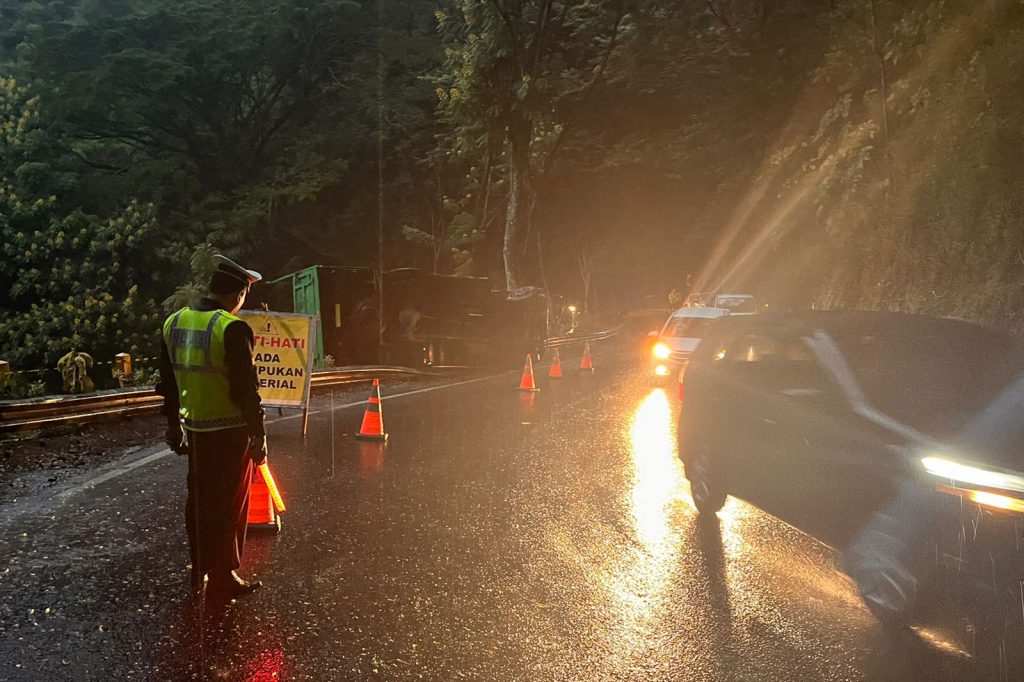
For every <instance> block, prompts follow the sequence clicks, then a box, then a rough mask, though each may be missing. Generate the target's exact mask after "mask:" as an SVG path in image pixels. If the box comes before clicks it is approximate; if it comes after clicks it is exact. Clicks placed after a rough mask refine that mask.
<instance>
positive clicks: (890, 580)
mask: <svg viewBox="0 0 1024 682" xmlns="http://www.w3.org/2000/svg"><path fill="white" fill-rule="evenodd" d="M935 499H936V497H935V493H934V491H933V490H932V489H931V488H929V487H927V486H921V485H919V484H918V483H915V482H914V481H907V482H905V483H903V484H902V485H901V486H900V487H899V489H898V490H897V494H896V495H895V497H894V498H893V500H892V502H891V503H890V504H889V505H888V506H887V507H886V508H885V509H884V510H882V511H881V512H878V513H877V514H875V516H874V517H873V518H872V519H871V521H869V522H868V524H867V526H865V528H864V529H863V530H862V531H861V532H860V534H859V535H858V536H857V538H856V539H855V540H854V541H853V542H852V543H851V544H850V546H849V547H848V548H847V550H846V552H845V553H844V558H843V563H844V568H845V570H846V573H847V575H849V576H850V577H851V578H853V581H854V582H855V583H856V585H857V590H858V591H859V592H860V596H861V598H862V599H863V600H864V604H865V605H866V606H867V607H868V610H869V611H871V613H872V615H874V616H875V618H877V619H878V620H879V621H881V622H883V623H886V624H888V625H905V624H906V623H907V621H908V620H909V619H910V617H911V616H912V615H913V613H912V612H913V611H914V610H915V606H917V604H918V602H919V601H920V600H919V596H920V595H921V593H922V592H923V591H924V585H925V583H928V584H929V585H930V584H932V582H933V578H934V575H935V556H934V554H935V538H936V533H937V530H938V524H937V519H938V518H939V517H940V516H941V514H940V512H939V509H938V508H936V506H935Z"/></svg>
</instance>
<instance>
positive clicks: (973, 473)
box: [921, 456, 1024, 493]
mask: <svg viewBox="0 0 1024 682" xmlns="http://www.w3.org/2000/svg"><path fill="white" fill-rule="evenodd" d="M921 465H922V466H924V470H925V471H927V472H928V473H929V474H931V475H932V476H937V477H939V478H944V479H947V480H950V481H958V482H960V483H968V484H970V485H978V486H982V487H985V488H995V489H997V490H1012V491H1014V492H1018V493H1024V477H1021V476H1017V475H1015V474H1008V473H1004V472H1002V471H994V470H991V469H980V468H978V467H974V466H970V465H969V464H961V463H960V462H954V461H953V460H951V459H944V458H942V457H932V456H929V457H922V458H921Z"/></svg>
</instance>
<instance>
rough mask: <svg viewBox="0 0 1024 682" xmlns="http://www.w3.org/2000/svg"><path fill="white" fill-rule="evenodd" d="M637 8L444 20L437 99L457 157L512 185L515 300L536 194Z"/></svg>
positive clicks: (506, 9) (526, 9)
mask: <svg viewBox="0 0 1024 682" xmlns="http://www.w3.org/2000/svg"><path fill="white" fill-rule="evenodd" d="M629 8H630V5H628V4H627V2H625V0H622V1H618V2H615V1H612V2H600V1H596V0H579V1H576V2H572V1H562V2H559V1H556V0H488V1H486V2H485V1H483V0H454V1H452V2H449V3H447V4H446V5H445V6H444V9H442V10H439V11H438V12H437V18H438V23H439V25H440V28H441V31H442V34H443V35H444V36H445V38H446V40H447V41H448V43H449V47H448V48H447V49H446V60H445V66H444V69H443V72H442V74H441V76H440V78H439V84H440V87H439V89H438V96H439V100H440V112H441V115H442V117H443V119H444V120H445V121H446V122H447V123H448V124H449V125H450V126H452V128H453V129H454V131H455V136H454V146H453V149H452V150H451V151H452V152H453V153H455V154H467V155H470V156H471V157H473V158H475V159H476V160H477V161H478V162H479V163H478V164H477V165H478V166H480V167H485V168H487V169H488V172H489V171H490V169H491V168H492V166H493V165H495V164H497V165H498V166H499V167H500V172H501V173H502V174H503V176H504V178H505V179H506V180H507V190H506V195H505V205H506V212H505V221H504V233H503V238H502V258H503V261H504V269H505V280H506V286H507V288H508V290H509V291H510V292H511V291H515V290H517V289H519V288H520V287H521V286H522V285H523V284H524V283H525V274H524V269H523V256H524V254H525V252H526V249H527V248H528V246H529V243H530V242H529V236H530V232H531V227H532V223H533V212H534V208H535V206H536V200H537V196H538V193H539V192H541V191H543V187H544V182H545V181H546V179H547V177H548V175H549V173H550V171H551V169H552V167H553V166H554V163H555V161H556V159H557V158H558V152H559V149H560V148H561V146H562V145H563V143H564V141H565V139H566V136H567V135H568V134H569V133H570V131H571V130H572V128H573V125H574V124H575V123H576V117H577V115H578V114H579V112H580V110H581V107H582V106H583V104H584V103H585V102H586V101H587V98H588V96H589V95H590V94H591V93H592V92H593V89H594V87H595V85H596V84H597V83H598V81H599V80H600V79H601V78H602V76H603V74H604V72H605V69H606V67H607V65H608V61H609V59H610V57H611V54H612V52H613V51H614V50H615V48H616V46H617V45H618V44H619V42H620V40H621V39H622V33H623V32H624V31H625V30H626V27H625V25H624V22H625V19H626V17H627V15H628V11H629ZM536 243H538V244H539V242H536ZM541 274H542V276H543V271H542V272H541Z"/></svg>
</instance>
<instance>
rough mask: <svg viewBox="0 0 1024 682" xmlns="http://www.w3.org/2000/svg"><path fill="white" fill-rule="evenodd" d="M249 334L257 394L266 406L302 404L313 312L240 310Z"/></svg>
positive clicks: (310, 365) (310, 357) (306, 396)
mask: <svg viewBox="0 0 1024 682" xmlns="http://www.w3.org/2000/svg"><path fill="white" fill-rule="evenodd" d="M238 317H240V318H241V319H243V320H245V321H246V322H247V323H248V324H249V326H250V327H252V333H253V341H254V345H253V358H252V363H253V364H254V365H255V366H256V376H257V377H258V378H259V382H260V397H261V398H262V399H263V404H264V405H265V406H267V407H302V406H304V405H305V404H306V401H307V400H309V378H310V377H309V374H310V372H312V371H313V353H312V352H311V351H310V349H311V348H313V347H314V345H315V339H314V336H313V335H314V334H315V333H316V318H315V317H314V316H313V315H298V314H294V313H270V312H261V311H257V310H242V311H240V312H239V313H238Z"/></svg>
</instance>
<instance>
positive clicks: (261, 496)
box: [246, 462, 284, 533]
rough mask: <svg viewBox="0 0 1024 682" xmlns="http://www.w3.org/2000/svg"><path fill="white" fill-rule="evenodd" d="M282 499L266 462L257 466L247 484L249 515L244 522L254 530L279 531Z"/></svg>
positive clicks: (282, 506) (282, 508)
mask: <svg viewBox="0 0 1024 682" xmlns="http://www.w3.org/2000/svg"><path fill="white" fill-rule="evenodd" d="M283 511H284V499H283V498H282V497H281V493H280V491H278V489H277V483H276V482H275V481H274V477H273V475H272V474H271V473H270V467H269V466H267V463H266V462H263V464H261V465H259V467H257V469H256V471H255V473H253V476H252V483H250V484H249V515H248V517H247V518H246V523H247V524H248V527H249V528H252V529H255V530H271V531H274V532H275V533H279V532H281V512H283Z"/></svg>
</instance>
